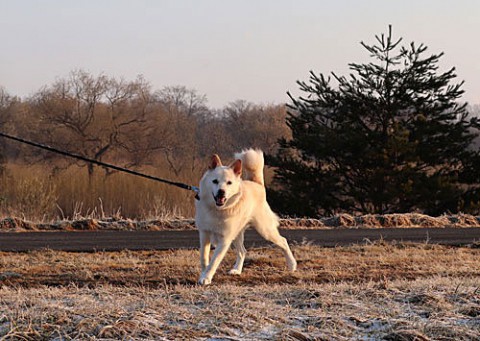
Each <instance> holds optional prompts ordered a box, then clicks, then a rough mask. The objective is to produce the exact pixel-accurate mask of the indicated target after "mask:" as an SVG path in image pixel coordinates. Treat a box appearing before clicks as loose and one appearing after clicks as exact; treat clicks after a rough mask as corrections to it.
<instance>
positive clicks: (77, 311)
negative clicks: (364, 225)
mask: <svg viewBox="0 0 480 341" xmlns="http://www.w3.org/2000/svg"><path fill="white" fill-rule="evenodd" d="M0 297H1V298H0V311H1V314H0V335H1V336H2V337H3V338H5V339H27V340H28V339H32V340H36V339H54V338H73V339H102V338H107V339H158V340H161V339H167V340H173V339H210V340H212V339H229V340H232V339H233V340H271V339H287V340H315V339H320V340H322V339H337V340H343V339H345V340H350V339H357V338H358V339H366V340H368V339H371V340H375V339H382V338H383V339H386V340H402V339H407V340H413V339H416V340H429V339H447V340H473V339H477V338H478V337H479V336H480V316H479V313H478V307H479V305H480V292H479V288H478V280H477V279H473V278H464V279H455V280H452V279H451V278H445V277H437V278H429V279H419V280H415V281H405V280H398V281H394V282H391V283H389V285H388V286H386V287H385V286H384V285H378V283H374V282H369V283H363V284H361V285H358V284H355V283H336V284H323V285H322V284H307V283H303V284H295V285H280V284H276V285H259V286H256V287H254V288H252V287H249V286H237V285H232V284H224V285H219V286H213V287H209V288H203V287H197V286H184V285H173V286H168V285H167V286H165V287H164V288H157V289H146V288H142V287H136V288H135V287H130V288H124V287H116V286H109V285H103V286H99V287H95V288H86V287H85V288H79V287H77V286H66V287H39V288H26V289H22V288H11V287H3V288H1V289H0Z"/></svg>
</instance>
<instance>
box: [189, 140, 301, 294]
mask: <svg viewBox="0 0 480 341" xmlns="http://www.w3.org/2000/svg"><path fill="white" fill-rule="evenodd" d="M235 158H236V161H235V162H233V163H232V164H231V165H230V166H222V162H221V161H220V158H219V157H218V155H213V156H212V160H211V164H210V167H209V170H207V171H206V172H205V174H204V176H203V177H202V179H201V180H200V193H199V199H200V200H197V201H196V203H195V207H196V212H195V224H196V225H197V228H198V230H199V232H200V264H201V268H202V273H201V275H200V279H199V283H200V284H202V285H207V284H210V283H211V282H212V278H213V275H214V274H215V272H216V271H217V268H218V266H219V265H220V262H221V261H222V259H223V257H224V256H225V254H226V253H227V251H228V249H229V247H230V245H231V244H232V243H233V245H234V246H235V249H236V252H237V260H236V262H235V265H234V266H233V269H232V270H230V274H232V275H239V274H241V272H242V268H243V261H244V259H245V253H246V250H245V247H244V245H243V235H244V232H245V229H246V228H247V226H248V225H249V224H250V225H252V226H253V227H254V228H255V229H256V230H257V232H258V233H259V234H260V235H261V236H262V237H263V238H265V239H266V240H268V241H270V242H272V243H274V244H276V245H278V246H279V247H280V248H281V249H282V250H283V252H284V254H285V258H286V261H287V267H288V269H289V270H290V271H295V270H296V268H297V262H296V261H295V258H294V257H293V254H292V251H290V247H289V246H288V243H287V240H286V239H285V238H284V237H282V236H281V235H280V233H279V232H278V217H277V216H276V215H275V213H273V212H272V210H271V209H270V206H268V203H267V200H266V194H265V186H264V182H263V163H264V161H263V153H262V152H261V151H258V150H253V149H249V150H247V151H243V152H242V153H239V154H235ZM242 166H243V169H244V174H243V175H244V176H243V180H242V177H241V175H242ZM211 244H213V245H215V246H216V248H215V252H214V253H213V256H212V259H211V260H210V261H209V258H210V246H211Z"/></svg>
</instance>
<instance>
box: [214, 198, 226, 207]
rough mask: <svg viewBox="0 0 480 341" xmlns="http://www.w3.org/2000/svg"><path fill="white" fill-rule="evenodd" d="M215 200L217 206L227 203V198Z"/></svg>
mask: <svg viewBox="0 0 480 341" xmlns="http://www.w3.org/2000/svg"><path fill="white" fill-rule="evenodd" d="M216 199H217V200H216V202H217V206H222V205H224V204H225V202H226V201H227V198H225V197H217V198H216Z"/></svg>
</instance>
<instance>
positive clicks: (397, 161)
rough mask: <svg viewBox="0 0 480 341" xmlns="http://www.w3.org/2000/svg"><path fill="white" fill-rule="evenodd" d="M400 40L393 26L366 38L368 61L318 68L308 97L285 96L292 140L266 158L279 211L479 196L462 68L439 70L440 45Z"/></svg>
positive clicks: (428, 203)
mask: <svg viewBox="0 0 480 341" xmlns="http://www.w3.org/2000/svg"><path fill="white" fill-rule="evenodd" d="M401 41H402V39H401V38H400V39H398V40H396V41H394V40H392V32H391V27H389V32H388V34H387V35H385V34H382V35H380V36H376V44H375V45H367V44H365V43H364V42H362V43H361V44H362V46H363V47H364V48H365V49H366V50H367V51H368V52H369V53H370V56H371V58H372V61H371V62H370V63H366V64H356V63H351V64H349V67H350V70H351V71H352V72H351V74H350V75H349V76H348V77H345V76H337V75H336V74H334V73H332V74H331V76H328V77H327V76H324V75H323V74H319V75H317V74H315V73H314V72H311V73H310V79H309V82H308V83H307V82H303V81H298V82H297V83H298V85H299V87H300V90H301V91H302V92H303V93H305V94H306V95H304V96H300V97H298V98H294V97H293V96H292V95H291V94H290V93H289V94H288V95H289V97H290V99H291V103H290V104H288V108H289V113H288V117H287V124H288V126H289V127H290V129H291V131H292V138H291V139H289V140H286V139H281V140H280V141H279V143H280V147H281V148H280V150H279V152H278V154H277V155H276V156H273V157H271V158H270V160H269V162H270V163H271V164H272V165H273V166H276V167H277V168H276V175H275V179H274V183H273V188H274V190H273V191H271V192H270V200H271V201H272V203H273V206H276V208H277V209H278V210H279V211H280V212H282V213H285V214H291V215H303V216H312V215H317V214H331V213H336V212H340V211H345V212H350V213H354V212H362V213H388V212H409V211H422V212H425V213H428V214H441V213H444V212H446V211H457V210H459V209H463V210H465V209H468V208H469V207H471V206H472V203H473V202H475V201H478V199H476V198H477V197H476V187H475V186H474V185H472V184H473V183H476V182H478V174H477V173H478V172H476V169H475V167H477V166H478V165H479V163H478V159H479V153H478V150H476V149H475V148H474V147H473V144H472V142H473V140H474V139H475V138H476V137H477V136H478V128H479V126H478V123H477V121H476V119H472V118H470V117H469V115H468V112H467V110H466V104H459V102H458V100H459V99H460V98H461V95H462V94H463V90H462V89H461V87H462V84H463V82H461V83H457V84H452V80H453V79H454V78H455V77H456V74H455V68H451V69H450V70H448V71H446V72H439V66H438V62H439V60H440V58H441V57H442V55H443V53H440V54H433V55H430V56H425V52H426V51H427V47H426V46H425V45H423V44H420V45H416V44H415V43H413V42H412V43H411V44H410V45H408V46H400V43H401ZM332 78H333V79H332ZM334 82H335V83H337V84H336V85H335V86H334V85H332V83H334Z"/></svg>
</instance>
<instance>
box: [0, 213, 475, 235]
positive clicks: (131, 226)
mask: <svg viewBox="0 0 480 341" xmlns="http://www.w3.org/2000/svg"><path fill="white" fill-rule="evenodd" d="M391 227H395V228H412V227H417V228H418V227H433V228H444V227H457V228H463V227H480V217H477V216H472V215H467V214H457V215H449V216H447V215H444V216H440V217H430V216H427V215H424V214H418V213H408V214H387V215H363V216H351V215H348V214H339V215H336V216H333V217H326V218H320V219H281V220H280V228H282V229H335V228H338V229H342V228H353V229H360V228H391ZM194 228H195V221H194V220H193V219H184V218H182V219H178V218H175V217H174V216H172V215H168V214H163V215H159V216H157V217H156V218H152V219H146V220H133V219H125V218H121V217H119V216H117V217H110V218H107V217H105V216H102V215H100V216H98V215H97V216H93V217H87V218H78V219H76V220H68V219H63V220H57V221H51V222H41V223H38V222H31V221H28V220H25V219H21V218H15V217H8V218H3V219H0V232H2V231H4V232H5V231H7V232H8V231H18V232H20V231H51V230H64V231H74V230H134V231H136V230H150V231H157V230H165V229H170V230H171V229H174V230H182V229H194Z"/></svg>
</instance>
